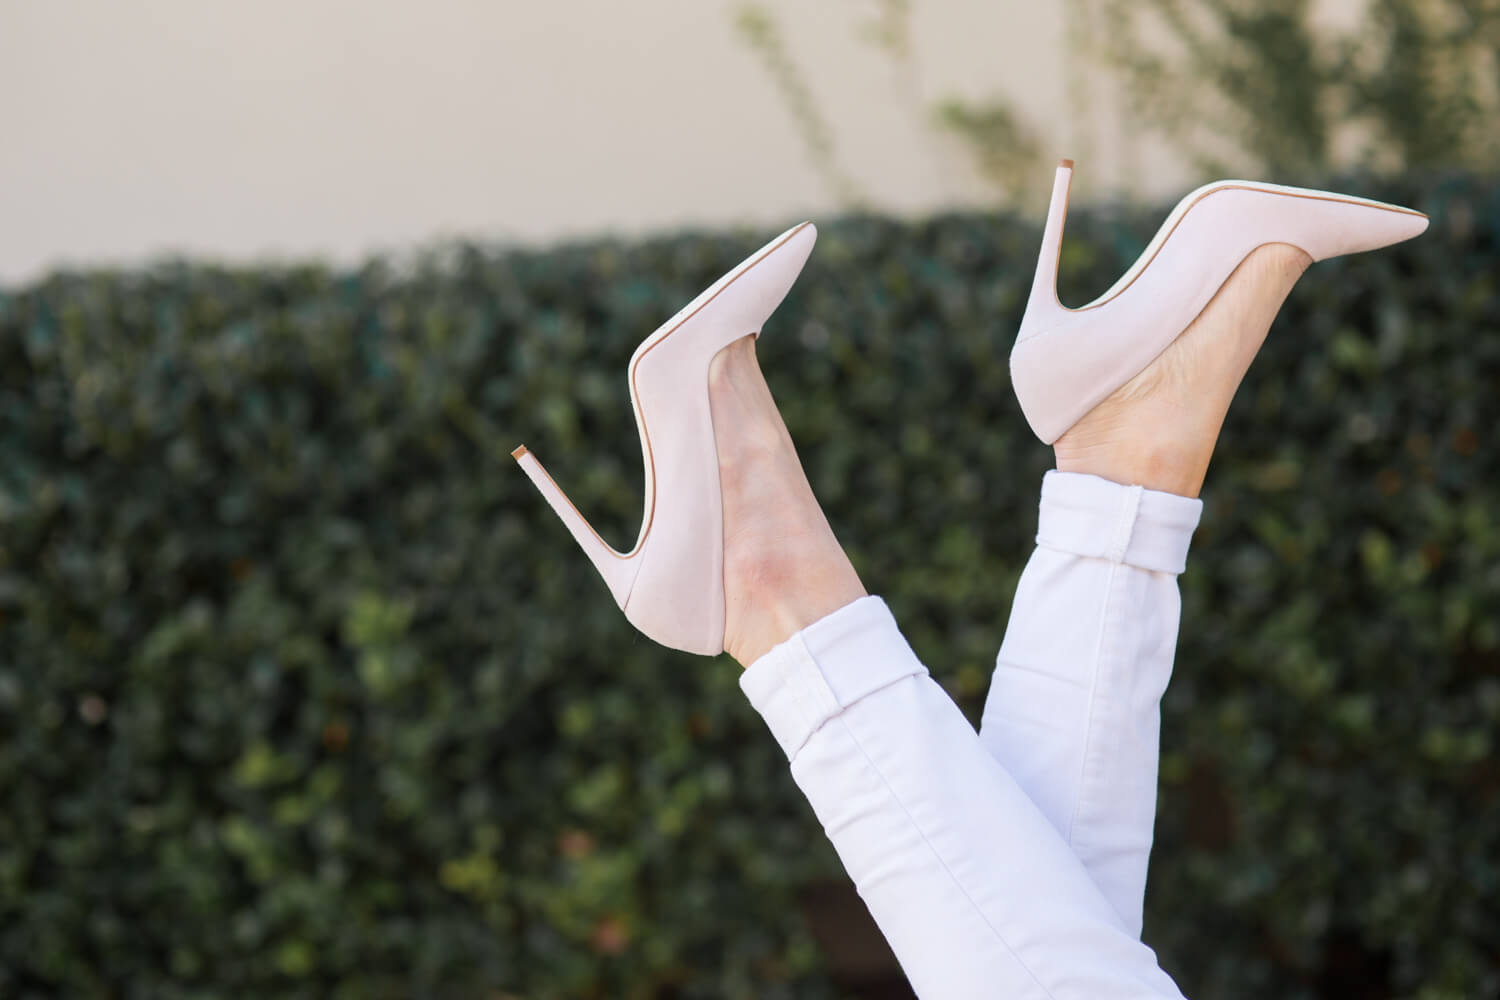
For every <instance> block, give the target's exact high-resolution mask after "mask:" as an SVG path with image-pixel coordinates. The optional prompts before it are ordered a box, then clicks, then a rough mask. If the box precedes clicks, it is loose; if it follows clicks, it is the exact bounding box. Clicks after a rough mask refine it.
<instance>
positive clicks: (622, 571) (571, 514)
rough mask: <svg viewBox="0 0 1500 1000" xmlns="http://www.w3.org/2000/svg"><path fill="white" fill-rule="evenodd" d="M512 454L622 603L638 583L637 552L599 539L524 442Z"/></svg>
mask: <svg viewBox="0 0 1500 1000" xmlns="http://www.w3.org/2000/svg"><path fill="white" fill-rule="evenodd" d="M510 457H511V458H513V459H515V460H516V462H517V463H518V464H519V465H520V466H521V471H523V472H525V473H526V475H527V476H529V477H530V478H531V481H532V482H533V483H535V484H536V488H537V489H538V490H540V491H541V494H542V496H543V497H545V498H546V500H547V503H548V505H550V506H551V507H552V510H553V512H554V513H556V514H557V516H558V519H559V520H561V521H562V523H563V524H565V525H567V527H568V531H569V532H571V533H572V535H573V540H574V541H576V542H577V543H578V547H579V548H581V549H583V554H584V555H586V556H588V557H589V562H591V563H593V564H594V568H595V569H597V570H598V571H599V575H600V576H602V577H604V583H605V584H606V585H607V586H608V587H609V592H610V593H611V594H613V595H614V598H615V603H616V604H619V605H621V606H623V605H624V604H625V598H626V597H628V596H629V594H630V585H631V584H632V583H634V582H635V571H636V570H637V569H638V568H639V566H640V564H639V563H638V562H637V561H636V560H635V558H634V556H635V553H632V554H631V555H625V554H624V553H623V552H616V551H615V550H614V549H613V548H612V547H611V546H610V545H608V544H607V543H606V542H605V541H604V539H602V538H600V537H599V533H598V532H597V531H595V530H594V528H593V525H591V524H589V522H588V521H587V520H586V519H585V518H584V516H583V515H582V514H580V513H579V512H578V508H577V507H575V506H573V501H571V500H569V499H568V496H567V494H566V493H564V492H563V491H562V489H561V488H560V487H559V486H558V485H557V483H556V482H555V481H554V480H553V479H552V477H551V476H549V475H547V470H546V469H544V468H542V463H541V462H538V461H537V459H536V456H535V455H533V454H532V453H531V452H529V451H527V450H526V446H525V445H522V446H521V447H519V448H517V449H516V450H515V451H513V452H511V453H510Z"/></svg>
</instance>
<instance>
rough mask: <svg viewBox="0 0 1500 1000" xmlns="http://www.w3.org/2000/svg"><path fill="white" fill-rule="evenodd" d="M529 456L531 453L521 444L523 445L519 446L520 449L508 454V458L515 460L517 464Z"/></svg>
mask: <svg viewBox="0 0 1500 1000" xmlns="http://www.w3.org/2000/svg"><path fill="white" fill-rule="evenodd" d="M529 454H531V453H530V452H529V451H527V450H526V446H525V445H524V444H523V445H521V447H519V448H517V449H516V450H515V451H513V452H511V453H510V457H511V458H513V459H515V460H516V461H517V462H519V461H520V460H521V459H523V458H525V457H526V456H527V455H529Z"/></svg>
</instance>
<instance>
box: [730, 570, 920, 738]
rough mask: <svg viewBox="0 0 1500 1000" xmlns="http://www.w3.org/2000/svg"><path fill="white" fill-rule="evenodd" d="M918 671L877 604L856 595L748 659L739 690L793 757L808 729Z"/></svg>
mask: <svg viewBox="0 0 1500 1000" xmlns="http://www.w3.org/2000/svg"><path fill="white" fill-rule="evenodd" d="M926 673H927V668H926V667H925V666H923V665H922V663H921V661H919V660H918V659H917V655H916V654H915V653H913V652H912V649H911V646H910V644H908V643H907V641H906V637H905V636H903V635H902V634H901V631H900V630H899V629H898V628H897V627H896V619H895V618H893V617H892V616H891V612H890V609H889V608H887V607H886V605H885V601H883V600H881V599H880V598H878V597H861V598H860V599H859V600H857V601H854V602H853V603H851V604H846V605H844V606H843V607H842V608H840V609H839V610H837V611H835V612H833V613H832V614H830V615H828V616H826V617H824V618H822V619H819V620H818V621H816V622H814V623H813V624H811V625H809V626H807V628H805V629H803V630H802V631H800V632H797V633H795V634H793V635H792V636H791V637H790V638H788V639H786V640H785V641H784V642H782V643H781V644H780V645H778V646H776V647H775V648H773V649H771V650H770V651H769V652H767V653H766V654H765V655H764V656H762V657H761V658H760V659H758V660H756V661H755V662H754V663H752V664H750V666H749V668H748V669H747V670H746V671H745V672H744V673H743V674H741V675H740V688H741V689H742V690H743V691H744V692H745V695H746V697H748V698H749V699H750V704H751V705H753V706H754V707H755V710H756V711H757V712H759V713H760V714H761V716H762V717H763V718H764V719H765V720H766V724H767V725H768V726H769V727H770V729H771V734H772V735H773V736H775V737H776V742H777V743H779V744H781V749H782V750H783V751H785V752H786V756H787V759H788V760H794V759H796V756H797V751H799V750H801V749H802V745H803V744H804V743H806V742H807V741H808V739H809V738H810V737H811V736H812V734H813V733H815V732H817V731H818V729H819V727H821V726H822V725H823V724H824V723H825V722H827V721H828V720H829V719H831V718H833V717H834V716H835V715H838V714H839V713H840V712H842V711H843V710H844V709H845V708H847V707H848V706H850V705H852V704H854V703H855V702H857V701H859V700H860V699H861V698H863V697H865V696H866V695H869V694H872V693H874V692H876V691H878V690H880V689H881V688H883V687H886V686H888V685H891V684H894V683H896V682H897V681H899V680H901V679H902V678H904V677H911V676H913V675H921V674H926Z"/></svg>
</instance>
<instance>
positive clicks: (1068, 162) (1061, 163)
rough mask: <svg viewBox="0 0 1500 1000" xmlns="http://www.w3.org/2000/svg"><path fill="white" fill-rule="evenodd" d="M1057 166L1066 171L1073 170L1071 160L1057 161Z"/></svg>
mask: <svg viewBox="0 0 1500 1000" xmlns="http://www.w3.org/2000/svg"><path fill="white" fill-rule="evenodd" d="M1057 165H1058V166H1059V167H1066V168H1067V169H1068V170H1072V169H1073V161H1072V160H1058V161H1057Z"/></svg>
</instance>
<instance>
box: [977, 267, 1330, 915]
mask: <svg viewBox="0 0 1500 1000" xmlns="http://www.w3.org/2000/svg"><path fill="white" fill-rule="evenodd" d="M1309 263H1310V260H1309V258H1308V257H1307V255H1306V254H1304V253H1303V252H1302V251H1300V250H1297V249H1296V248H1294V247H1290V246H1286V245H1283V244H1273V245H1270V246H1266V247H1262V248H1261V249H1260V250H1257V251H1256V252H1255V253H1253V254H1251V255H1250V256H1249V257H1248V258H1246V260H1245V261H1244V263H1242V264H1241V265H1240V267H1239V268H1238V270H1237V271H1236V272H1235V274H1234V275H1232V276H1231V278H1230V280H1229V281H1228V282H1226V283H1225V285H1224V288H1223V289H1221V291H1220V292H1219V294H1218V295H1217V296H1216V297H1215V298H1214V299H1213V301H1212V302H1210V303H1209V305H1208V307H1207V308H1206V309H1205V310H1204V311H1203V313H1202V314H1201V315H1200V316H1199V317H1198V319H1197V320H1195V321H1194V322H1193V324H1192V325H1191V326H1190V327H1189V328H1188V329H1187V330H1185V331H1184V332H1183V334H1182V335H1181V336H1180V337H1178V338H1177V340H1175V341H1174V342H1173V343H1172V345H1171V346H1170V347H1169V348H1168V349H1167V350H1166V352H1164V353H1163V354H1162V355H1161V357H1159V358H1157V360H1156V361H1155V362H1154V363H1153V364H1152V365H1151V366H1150V367H1148V368H1147V369H1146V370H1145V371H1144V372H1142V373H1141V374H1140V375H1139V376H1137V377H1136V378H1135V379H1132V380H1131V381H1130V382H1129V383H1127V384H1126V385H1124V386H1122V387H1121V388H1120V389H1119V390H1118V391H1117V392H1115V393H1114V395H1112V396H1111V397H1110V398H1109V399H1107V400H1105V401H1104V402H1103V403H1101V404H1100V405H1099V406H1098V407H1096V408H1095V409H1094V410H1093V411H1091V412H1090V413H1089V414H1088V415H1087V416H1085V417H1084V419H1083V420H1081V421H1079V423H1078V424H1077V425H1075V426H1074V427H1073V428H1072V429H1070V430H1069V431H1068V432H1067V433H1066V434H1064V435H1063V437H1062V438H1060V439H1059V440H1058V441H1057V443H1056V446H1055V450H1056V458H1057V469H1058V471H1057V472H1054V473H1049V474H1048V476H1047V479H1046V481H1045V482H1044V483H1043V486H1042V502H1041V511H1040V523H1039V526H1038V532H1037V548H1036V551H1035V552H1033V553H1032V556H1031V559H1030V561H1029V562H1028V563H1027V566H1026V569H1025V571H1024V572H1023V573H1022V576H1021V580H1020V583H1019V585H1018V587H1017V589H1016V597H1015V602H1014V604H1013V605H1012V609H1011V617H1010V623H1009V625H1008V626H1007V628H1006V633H1005V640H1004V642H1003V643H1002V644H1001V647H1000V653H999V656H998V657H997V658H996V665H995V674H994V679H993V681H992V682H991V685H990V692H989V696H988V699H987V700H986V703H985V710H984V717H983V720H982V722H981V726H980V739H981V741H982V742H983V743H984V744H985V746H986V747H988V748H989V750H990V752H991V753H992V754H994V756H995V759H996V760H997V761H999V762H1000V764H1001V765H1003V766H1004V767H1005V768H1006V769H1007V770H1008V771H1010V773H1011V774H1012V775H1014V776H1015V778H1016V780H1017V781H1018V782H1019V783H1020V785H1021V787H1022V788H1023V789H1024V790H1025V791H1026V792H1027V794H1029V795H1030V796H1031V798H1032V800H1033V801H1034V802H1036V804H1037V806H1038V808H1040V809H1041V810H1042V812H1043V813H1044V814H1045V815H1046V816H1047V818H1048V820H1050V821H1051V823H1052V826H1053V828H1054V829H1055V830H1057V831H1058V833H1059V834H1060V835H1061V836H1062V837H1063V839H1065V840H1066V841H1067V842H1068V844H1069V845H1070V846H1071V847H1072V848H1073V851H1074V853H1075V854H1076V855H1077V856H1078V859H1079V860H1080V861H1081V862H1082V863H1083V866H1084V868H1086V869H1087V870H1088V872H1089V874H1090V876H1092V877H1093V879H1094V882H1095V884H1096V885H1098V886H1099V888H1100V890H1101V891H1102V892H1103V893H1104V895H1105V896H1106V897H1107V898H1108V899H1109V900H1110V902H1111V904H1112V905H1113V906H1114V907H1115V910H1116V912H1117V913H1119V915H1120V917H1121V919H1122V920H1124V921H1125V924H1126V926H1127V927H1128V928H1130V929H1131V931H1132V932H1133V933H1135V934H1136V935H1139V934H1140V931H1141V921H1142V908H1143V905H1144V902H1145V889H1146V868H1147V860H1148V857H1149V855H1150V850H1151V840H1152V829H1153V827H1154V825H1155V820H1156V783H1157V756H1158V746H1159V732H1160V728H1161V712H1160V706H1161V697H1162V694H1163V692H1164V691H1165V690H1166V687H1167V682H1168V681H1169V680H1170V679H1171V676H1172V661H1173V656H1174V653H1175V651H1176V645H1177V630H1178V621H1179V618H1180V615H1181V598H1180V596H1179V594H1178V590H1177V579H1176V578H1177V575H1178V574H1180V573H1181V572H1182V571H1183V568H1184V566H1185V563H1186V557H1187V551H1188V544H1189V542H1190V540H1191V537H1192V533H1193V529H1194V528H1195V527H1196V526H1197V523H1198V518H1199V515H1200V514H1201V512H1202V504H1201V502H1200V501H1199V500H1197V499H1196V498H1197V496H1198V491H1199V490H1200V488H1201V487H1202V485H1203V480H1204V476H1205V475H1206V474H1207V472H1208V465H1209V460H1210V459H1211V458H1212V456H1213V451H1214V445H1215V443H1216V442H1217V441H1218V437H1219V429H1220V427H1221V426H1222V425H1223V422H1224V417H1225V415H1226V414H1227V412H1228V410H1229V404H1230V401H1231V400H1232V399H1233V397H1234V393H1235V390H1236V389H1237V388H1238V387H1239V384H1240V381H1241V380H1242V379H1243V378H1244V375H1245V372H1246V370H1248V369H1249V367H1250V363H1251V362H1252V361H1253V360H1254V358H1255V354H1256V352H1257V351H1258V350H1259V349H1260V346H1261V344H1262V343H1263V342H1264V341H1265V337H1266V333H1267V331H1268V330H1269V329H1270V326H1271V321H1272V320H1273V319H1275V317H1276V313H1277V311H1278V310H1279V309H1280V308H1281V304H1282V302H1283V301H1284V300H1285V298H1286V295H1287V293H1288V292H1290V291H1291V288H1292V286H1293V285H1294V284H1295V283H1296V281H1297V279H1298V278H1299V277H1300V276H1301V275H1302V272H1303V270H1305V269H1306V267H1307V265H1308V264H1309ZM1122 484H1133V485H1122Z"/></svg>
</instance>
